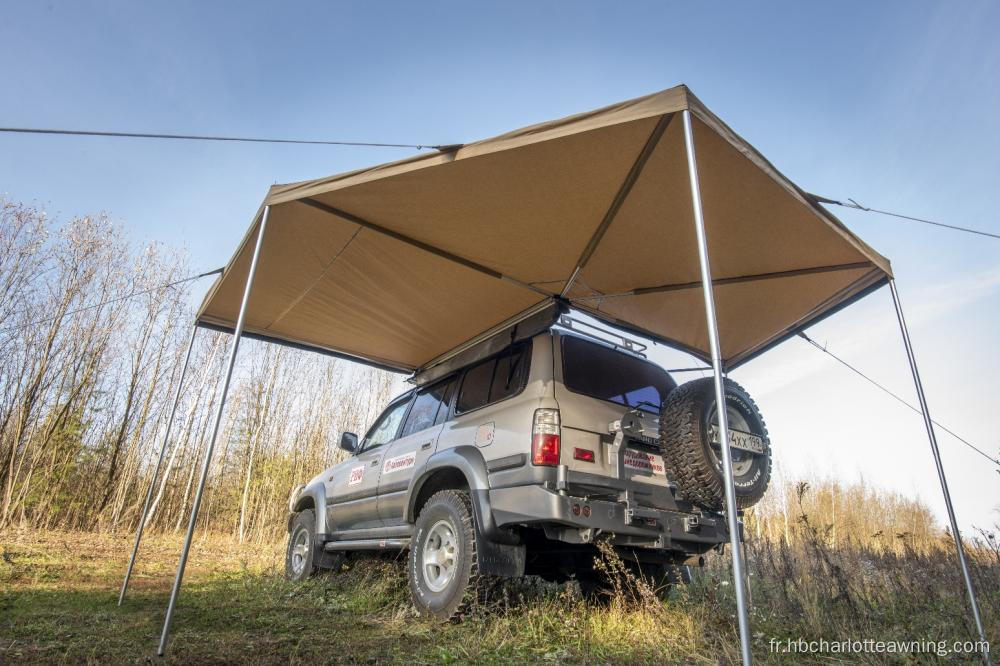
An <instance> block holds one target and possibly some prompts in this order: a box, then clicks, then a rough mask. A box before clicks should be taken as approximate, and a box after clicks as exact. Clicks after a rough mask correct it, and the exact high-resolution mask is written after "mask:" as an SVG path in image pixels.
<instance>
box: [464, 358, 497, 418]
mask: <svg viewBox="0 0 1000 666" xmlns="http://www.w3.org/2000/svg"><path fill="white" fill-rule="evenodd" d="M496 365H497V360H496V359H495V358H491V359H489V360H488V361H483V362H482V363H480V364H479V365H474V366H472V367H471V368H469V369H468V370H466V371H465V378H464V379H462V389H461V390H460V391H459V392H458V402H456V403H455V412H457V413H458V414H461V413H462V412H467V411H469V410H472V409H475V408H476V407H482V406H483V405H485V404H486V403H487V402H489V399H490V382H491V381H493V369H494V368H495V367H496Z"/></svg>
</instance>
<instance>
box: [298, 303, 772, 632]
mask: <svg viewBox="0 0 1000 666" xmlns="http://www.w3.org/2000/svg"><path fill="white" fill-rule="evenodd" d="M574 322H576V320H570V319H568V318H566V317H564V318H562V319H560V321H559V323H560V324H561V325H562V326H564V327H565V326H568V327H570V328H571V329H574V330H571V331H566V330H560V329H558V328H548V329H546V330H543V331H542V332H540V333H535V334H532V335H531V337H527V338H525V339H519V340H515V335H514V334H513V333H511V334H510V335H509V337H504V336H505V334H501V335H499V336H494V337H493V338H491V339H489V340H487V341H486V342H485V343H482V344H480V345H479V347H478V350H475V349H474V350H471V351H470V350H466V352H465V353H464V355H462V354H460V355H459V356H458V359H464V360H461V364H459V363H456V360H455V359H453V361H452V363H451V364H450V365H448V364H445V365H444V366H443V367H444V370H443V371H440V370H439V371H438V373H437V374H438V376H437V377H433V376H432V377H431V378H430V379H426V378H421V377H419V376H418V377H416V378H415V379H416V380H417V381H418V382H420V380H421V379H425V380H426V381H425V382H424V383H423V385H421V386H418V387H417V388H414V389H412V390H410V391H408V392H406V393H404V394H403V395H401V396H399V397H398V398H396V399H395V400H393V401H392V402H391V403H389V406H388V407H386V409H385V411H384V412H382V414H381V416H379V418H378V419H377V420H376V421H375V423H374V425H372V427H371V428H370V429H369V430H368V432H367V433H366V434H365V436H364V437H363V438H361V439H360V440H359V438H358V436H357V435H355V434H353V433H344V434H343V436H342V439H341V442H340V446H341V448H343V449H345V450H346V451H348V452H349V453H350V457H349V458H348V459H347V460H346V461H345V462H342V463H340V464H339V465H336V466H334V467H331V468H330V469H327V470H326V471H324V472H323V473H322V474H320V475H319V476H317V477H316V478H314V479H313V480H312V481H310V482H309V483H308V484H305V485H303V486H299V487H298V488H296V489H295V490H294V491H293V492H292V496H291V498H290V502H289V510H290V517H289V520H288V529H289V541H288V549H287V554H286V561H285V570H286V575H287V577H288V578H290V579H292V580H303V579H305V578H307V577H309V576H311V575H313V574H314V573H316V572H317V571H318V570H320V569H334V570H339V569H340V568H341V565H342V563H343V561H344V558H345V556H346V555H347V554H348V553H350V552H356V551H366V550H396V551H401V550H406V549H409V560H408V578H409V584H410V591H411V593H412V597H413V603H414V605H415V606H416V608H417V610H418V611H420V612H421V613H422V614H424V615H428V616H432V617H437V618H442V619H450V618H454V617H457V616H460V615H461V614H462V613H463V612H464V611H465V610H466V609H467V608H468V607H469V604H470V603H471V602H473V601H474V600H475V599H476V597H477V588H478V586H479V585H480V582H481V581H482V576H483V575H496V576H509V577H516V576H522V575H525V574H537V575H541V576H543V577H545V578H547V579H550V580H567V579H570V578H575V579H577V580H579V581H580V584H581V586H583V587H585V588H587V587H591V588H593V587H596V586H597V585H599V584H600V576H599V572H598V571H597V570H596V569H595V567H594V556H595V554H596V552H597V551H596V546H595V540H597V539H599V538H600V539H604V540H607V541H608V542H609V543H610V544H611V545H612V547H614V548H615V549H616V550H617V551H618V552H619V553H621V554H622V556H623V560H624V561H625V562H626V563H627V564H629V566H630V567H632V568H634V569H635V570H637V571H638V572H640V573H641V574H642V575H644V576H648V577H652V578H653V579H654V580H655V582H656V583H657V584H658V585H660V584H665V583H672V582H679V581H680V580H681V579H682V577H683V574H684V573H686V568H684V565H685V563H695V562H698V563H700V561H701V557H700V556H701V555H702V554H704V553H705V552H707V551H708V550H710V549H712V548H716V547H720V546H721V544H723V543H725V542H726V541H727V540H728V530H727V527H726V521H725V519H724V517H723V516H722V515H721V513H719V511H720V510H721V508H722V502H723V500H722V498H723V485H722V476H721V462H720V461H721V449H720V448H719V442H718V439H719V438H718V435H717V430H716V428H715V425H714V423H713V421H714V420H717V419H716V418H715V409H716V407H715V393H714V388H713V383H712V379H711V378H707V379H699V380H695V381H692V382H689V383H687V384H684V385H682V386H680V387H678V386H677V384H676V383H675V382H674V380H673V379H672V378H671V377H670V375H669V374H668V373H667V372H666V371H665V370H663V369H662V368H660V367H659V366H657V365H655V364H653V363H651V362H649V361H647V360H646V359H645V358H644V357H643V355H642V353H641V351H642V349H644V347H643V346H642V345H641V344H639V343H636V342H634V341H631V340H628V339H625V338H623V339H622V344H612V343H609V342H607V341H605V340H602V339H600V338H598V337H597V336H588V335H583V334H580V333H577V332H575V330H576V329H579V324H580V322H576V324H577V326H574ZM588 326H589V325H588ZM579 330H582V329H579ZM469 359H474V360H472V361H470V360H469ZM459 365H460V367H458V366H459ZM727 414H728V415H729V424H730V428H731V429H732V432H731V436H730V446H731V450H732V454H733V466H734V476H735V483H736V492H737V497H738V502H739V504H740V506H741V507H746V506H750V505H751V504H753V503H754V502H756V501H757V500H759V499H760V498H761V496H762V495H763V493H764V490H765V489H766V487H767V483H768V480H769V478H770V469H771V461H770V443H769V440H768V437H767V431H766V429H765V427H764V422H763V420H762V419H761V418H760V414H759V413H758V411H757V409H756V406H755V405H754V404H753V401H752V400H751V399H750V397H749V396H748V395H747V394H746V393H745V392H744V391H743V390H742V389H741V388H740V387H739V386H738V385H736V384H735V383H733V382H731V381H729V380H727Z"/></svg>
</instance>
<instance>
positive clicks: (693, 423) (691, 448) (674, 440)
mask: <svg viewBox="0 0 1000 666" xmlns="http://www.w3.org/2000/svg"><path fill="white" fill-rule="evenodd" d="M725 389H726V403H727V405H728V406H730V407H733V408H734V409H736V410H737V411H739V412H740V414H741V415H742V416H743V418H744V419H745V420H746V422H747V424H748V425H749V426H750V429H751V430H752V431H753V434H755V435H758V436H759V437H761V439H763V440H764V455H763V456H754V460H753V463H752V464H751V465H750V467H749V469H748V471H746V472H745V473H744V474H742V475H740V476H737V477H736V478H735V479H734V482H735V486H736V505H737V506H738V507H739V508H741V509H742V508H746V507H750V506H753V505H754V504H756V503H757V502H759V501H760V499H761V498H762V497H763V496H764V492H765V491H766V490H767V485H768V483H769V482H770V480H771V441H770V440H769V439H768V436H767V426H766V425H765V424H764V419H763V417H762V416H761V415H760V410H758V409H757V405H756V403H754V401H753V399H752V398H750V396H749V395H748V394H747V392H746V391H745V390H744V389H743V387H741V386H740V385H739V384H737V383H736V382H734V381H732V380H731V379H726V380H725ZM714 405H715V382H714V380H713V378H711V377H705V378H703V379H696V380H694V381H692V382H688V383H687V384H682V385H681V386H678V387H677V388H675V389H674V390H673V391H671V392H670V393H669V394H668V395H667V399H666V400H664V401H663V407H662V409H661V411H660V446H661V448H662V449H663V460H664V463H666V467H667V473H668V474H670V475H671V478H672V479H673V480H674V483H676V484H677V490H678V493H679V494H680V495H681V496H682V497H684V498H685V499H688V500H690V501H692V502H694V503H695V504H699V505H701V506H703V507H705V508H707V509H712V510H721V509H723V508H724V506H725V486H724V485H723V477H722V468H721V466H720V465H719V464H717V463H716V456H715V453H714V452H713V451H712V450H711V449H710V445H709V434H708V426H709V423H708V420H709V417H710V415H711V413H712V408H713V407H714ZM720 459H721V458H720Z"/></svg>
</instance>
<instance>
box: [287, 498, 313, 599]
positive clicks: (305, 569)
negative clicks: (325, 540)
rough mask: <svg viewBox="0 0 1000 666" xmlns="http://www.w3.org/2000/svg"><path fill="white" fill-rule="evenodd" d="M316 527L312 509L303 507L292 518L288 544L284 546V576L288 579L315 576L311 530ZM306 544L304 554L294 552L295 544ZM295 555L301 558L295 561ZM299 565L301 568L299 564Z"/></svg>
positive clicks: (302, 579) (301, 579)
mask: <svg viewBox="0 0 1000 666" xmlns="http://www.w3.org/2000/svg"><path fill="white" fill-rule="evenodd" d="M315 528H316V514H315V513H313V511H312V509H304V510H302V511H299V512H298V513H297V514H295V518H294V519H293V520H292V529H291V530H290V531H289V532H288V546H287V547H286V548H285V578H286V579H288V580H290V581H295V582H301V581H304V580H305V579H307V578H311V577H312V576H315V575H316V573H317V572H318V570H319V568H318V567H317V566H316V561H317V559H318V558H317V553H316V540H315V539H314V538H313V530H314V529H315ZM303 541H304V545H305V546H306V548H307V550H306V554H305V555H304V556H303V555H301V553H300V552H299V553H297V552H296V546H300V545H303ZM297 556H301V557H302V560H301V561H297V560H296V558H297ZM300 565H301V568H299V566H300Z"/></svg>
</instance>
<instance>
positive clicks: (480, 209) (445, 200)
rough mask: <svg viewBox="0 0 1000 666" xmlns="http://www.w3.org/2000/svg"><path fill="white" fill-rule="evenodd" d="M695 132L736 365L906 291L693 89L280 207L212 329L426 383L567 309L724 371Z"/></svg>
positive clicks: (357, 176)
mask: <svg viewBox="0 0 1000 666" xmlns="http://www.w3.org/2000/svg"><path fill="white" fill-rule="evenodd" d="M684 109H689V110H690V112H691V114H692V117H693V118H692V119H693V123H694V127H693V129H694V142H695V143H694V145H695V150H696V153H697V160H698V170H699V174H700V180H701V193H702V201H703V205H704V216H705V224H706V231H707V236H708V245H709V253H710V256H711V267H712V271H713V280H714V282H715V285H716V287H715V301H716V308H717V313H718V321H719V335H720V339H721V344H722V356H723V359H724V362H725V364H726V366H727V367H730V368H731V367H734V366H736V365H738V364H739V363H741V362H744V361H746V360H747V359H749V358H751V357H752V356H754V355H755V354H757V353H760V352H761V351H763V350H765V349H767V348H768V347H770V346H772V345H773V344H776V343H777V342H780V341H781V340H783V339H784V338H785V337H787V336H788V335H791V334H794V332H795V331H797V330H799V329H801V328H803V327H805V326H807V325H809V324H810V323H813V322H815V321H816V320H818V319H819V318H822V317H823V316H824V315H826V314H829V313H830V312H832V311H834V310H836V309H838V308H839V307H842V306H843V305H845V304H847V303H848V302H850V301H852V300H853V299H855V298H857V297H859V296H861V295H863V294H865V293H867V292H868V291H870V290H871V289H873V288H875V287H877V286H880V285H881V284H884V282H885V281H886V279H887V278H888V277H890V276H891V269H890V266H889V261H888V260H887V259H885V258H884V257H882V256H881V255H880V254H878V253H877V252H875V251H874V250H873V249H871V248H870V247H868V246H867V245H866V244H865V243H864V242H863V241H861V240H860V239H859V238H858V237H857V236H855V235H854V234H853V233H851V232H850V231H849V230H848V229H847V228H846V227H845V226H844V225H843V224H842V223H841V222H840V221H839V220H837V219H836V218H835V217H834V216H833V215H831V214H830V213H829V212H827V211H826V210H825V209H823V208H821V207H820V206H819V205H818V204H817V203H816V202H815V201H814V200H813V199H812V198H811V197H810V196H809V195H807V194H806V193H804V192H803V191H802V190H801V189H799V188H798V187H796V186H795V185H794V184H793V183H792V182H791V181H789V180H788V179H787V178H785V177H784V176H783V175H782V174H781V173H779V172H778V171H777V169H775V168H774V167H773V166H772V165H771V164H770V162H768V161H767V160H766V159H764V157H763V156H762V155H761V154H760V153H758V152H757V151H756V150H755V149H754V148H753V147H752V146H750V145H749V144H748V143H747V142H746V141H744V140H743V139H742V138H740V137H739V136H738V135H737V134H736V133H735V132H733V131H732V130H731V129H730V128H729V127H727V126H726V125H725V124H724V123H723V122H722V121H721V120H719V119H718V118H717V117H716V116H715V115H714V114H713V113H712V112H711V111H709V110H708V109H707V108H705V106H704V105H702V104H701V102H700V101H698V99H697V98H696V97H694V95H693V94H691V92H690V91H689V90H688V89H687V88H686V87H685V86H678V87H676V88H671V89H669V90H665V91H663V92H659V93H655V94H653V95H648V96H646V97H641V98H639V99H635V100H631V101H628V102H622V103H620V104H615V105H612V106H608V107H605V108H603V109H599V110H597V111H591V112H588V113H582V114H578V115H575V116H570V117H568V118H564V119H562V120H555V121H551V122H547V123H542V124H539V125H534V126H531V127H527V128H524V129H521V130H517V131H514V132H511V133H508V134H504V135H502V136H498V137H495V138H492V139H486V140H484V141H478V142H476V143H471V144H466V145H464V146H455V147H453V149H452V150H445V151H441V152H436V153H432V154H421V155H418V156H415V157H413V158H410V159H407V160H403V161H400V162H394V163H391V164H386V165H382V166H377V167H373V168H370V169H364V170H360V171H355V172H351V173H347V174H342V175H337V176H331V177H328V178H321V179H318V180H311V181H306V182H301V183H294V184H290V185H277V186H274V187H272V188H271V190H270V192H268V195H267V198H266V199H265V201H264V204H263V205H262V206H261V212H259V213H258V215H257V217H256V218H255V220H254V223H253V224H252V225H251V229H250V230H249V232H248V233H247V235H246V237H245V238H244V240H243V242H242V243H241V244H240V246H239V248H238V249H237V251H236V254H235V255H234V256H233V258H232V259H231V260H230V262H229V264H228V265H227V267H226V270H225V271H224V273H223V275H222V276H221V277H220V278H219V279H218V281H217V282H216V283H215V285H214V286H213V287H212V289H211V290H210V292H209V294H208V296H207V297H206V299H205V301H204V303H203V305H202V307H201V309H200V311H199V315H198V318H199V322H200V323H202V324H204V325H210V326H215V327H220V328H225V329H232V328H233V327H234V326H235V319H236V317H237V314H238V311H239V307H240V302H241V299H242V295H243V289H244V285H245V282H246V277H247V271H248V268H249V265H250V260H251V256H252V254H253V250H254V244H255V239H256V231H257V229H258V225H259V224H260V221H261V213H262V212H263V209H264V206H270V213H269V218H268V223H267V228H266V230H265V235H264V238H263V243H262V246H261V253H260V259H259V266H258V270H257V274H256V278H255V280H254V284H253V289H252V292H251V295H250V300H249V304H248V309H247V315H246V328H245V331H246V334H249V335H252V336H255V337H260V338H265V339H269V340H273V341H278V342H285V343H292V344H296V345H301V346H304V347H307V348H311V349H316V350H319V351H325V352H329V353H336V354H343V355H347V356H349V357H352V358H356V359H359V360H364V361H367V362H371V363H375V364H380V365H384V366H388V367H391V368H394V369H398V370H404V371H412V370H416V369H419V368H422V367H426V366H427V365H428V364H429V363H432V362H433V361H434V360H435V359H437V358H439V357H440V356H441V355H442V354H445V353H446V352H448V351H449V350H452V349H454V348H456V347H459V346H460V345H462V344H463V343H465V342H467V341H469V340H470V339H473V338H475V337H476V336H477V335H478V334H481V333H483V332H484V331H487V330H489V329H491V328H493V327H495V326H497V325H498V324H500V323H502V322H505V321H508V320H512V319H516V318H517V317H518V316H519V315H520V314H522V313H525V312H529V311H531V310H532V309H533V308H537V307H538V306H539V305H540V304H543V303H545V302H548V301H551V300H552V299H559V298H562V299H565V300H567V301H569V302H570V303H571V304H572V305H573V306H574V307H577V308H580V309H582V310H584V311H586V312H588V313H590V314H593V315H595V316H597V317H599V318H602V319H604V320H606V321H609V322H612V323H616V324H618V325H621V326H624V327H628V328H632V329H634V330H637V331H640V332H642V333H644V334H645V335H648V336H650V337H652V338H654V339H657V340H659V341H661V342H664V343H667V344H671V345H674V346H677V347H679V348H682V349H685V350H687V351H690V352H692V353H693V354H695V355H696V356H699V357H701V358H703V359H707V358H708V357H709V351H708V347H709V342H708V334H707V330H706V324H705V316H704V302H703V300H702V299H703V297H702V293H701V289H700V272H699V260H698V252H697V246H696V236H695V226H694V221H693V218H692V202H691V189H690V183H689V180H688V171H687V162H686V156H685V147H684V136H683V128H682V123H681V116H680V113H678V112H680V111H682V110H684Z"/></svg>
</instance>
